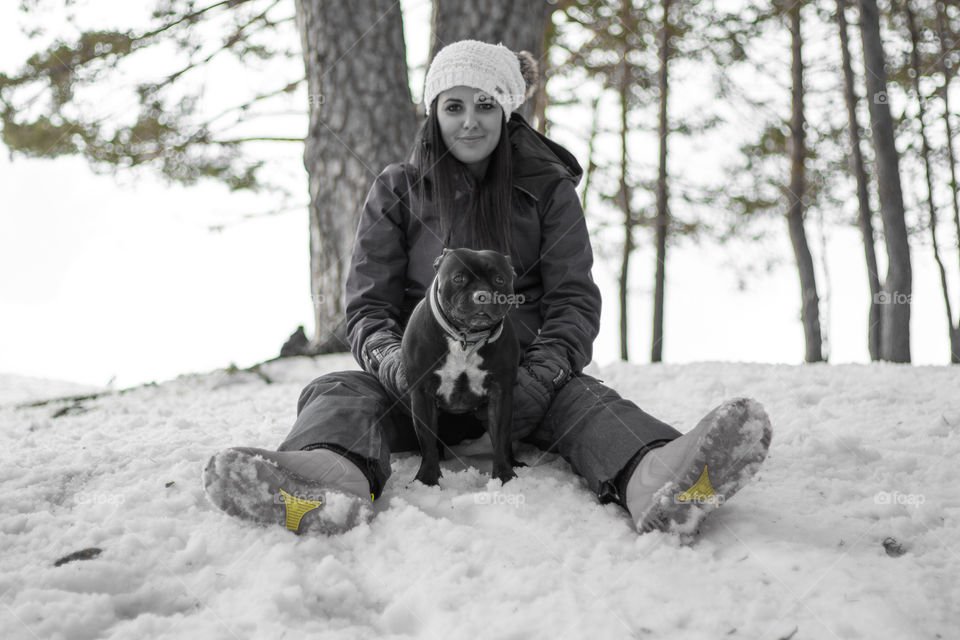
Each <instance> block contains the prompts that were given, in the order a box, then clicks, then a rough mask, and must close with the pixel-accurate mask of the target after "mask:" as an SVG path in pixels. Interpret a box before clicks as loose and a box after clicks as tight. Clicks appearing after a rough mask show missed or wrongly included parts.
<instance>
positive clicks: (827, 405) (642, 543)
mask: <svg viewBox="0 0 960 640" xmlns="http://www.w3.org/2000/svg"><path fill="white" fill-rule="evenodd" d="M344 368H351V369H352V368H355V365H354V363H353V361H352V359H350V358H349V356H325V357H321V358H316V359H310V358H298V359H293V360H288V361H278V362H274V363H270V364H267V365H264V366H263V367H262V372H263V373H264V374H265V375H266V377H267V378H269V379H270V380H271V381H272V384H267V382H266V380H265V379H264V378H263V377H262V376H258V375H254V374H251V373H244V372H235V373H228V372H226V371H217V372H213V373H210V374H204V375H190V376H181V377H180V378H177V379H175V380H171V381H169V382H166V383H164V384H160V385H156V386H145V387H141V388H137V389H135V390H132V391H128V392H126V393H123V394H117V393H112V394H110V395H105V396H103V397H100V398H97V399H94V400H89V401H85V402H83V403H81V404H82V407H83V409H85V411H83V409H78V410H74V411H71V412H68V413H66V414H65V415H62V416H61V417H57V418H54V417H53V415H54V414H55V413H56V412H57V411H58V410H59V409H62V408H63V406H64V403H62V402H61V403H53V404H50V405H45V406H39V407H25V406H22V405H15V404H13V403H11V402H9V401H4V402H3V403H2V404H0V425H2V427H0V540H2V547H0V548H2V550H3V552H2V554H0V605H2V606H0V628H2V629H3V632H2V635H3V637H4V638H11V639H21V638H24V639H30V638H43V639H57V638H64V639H66V638H69V639H71V640H82V639H86V638H159V637H164V638H177V637H183V638H197V637H206V638H252V637H258V638H259V637H263V638H280V637H289V638H300V637H323V638H371V637H386V638H404V637H420V638H451V637H453V638H461V637H462V638H528V637H533V638H546V637H549V638H582V637H588V636H589V637H597V638H628V637H633V638H671V639H673V638H711V639H713V638H718V637H730V638H748V639H753V638H764V639H767V638H769V639H771V640H773V639H776V638H787V637H790V638H793V639H796V640H799V639H802V638H815V639H824V638H844V639H847V638H870V639H874V638H921V637H922V638H937V637H940V638H951V637H956V635H955V634H956V629H957V628H958V627H960V584H958V582H960V581H958V580H957V576H960V555H958V554H960V544H958V538H960V535H958V534H960V494H958V492H957V490H956V487H957V486H960V482H958V480H960V473H958V470H957V466H956V464H955V461H956V460H960V369H958V368H949V367H911V366H903V365H890V364H883V365H841V366H830V365H814V366H786V365H760V364H733V363H704V364H687V365H657V366H652V365H648V366H639V365H626V364H617V365H610V366H607V367H604V368H602V369H601V368H597V367H591V369H590V370H589V372H591V373H593V374H594V375H597V376H598V377H600V378H601V379H603V380H605V381H606V383H607V384H609V385H610V386H612V387H614V388H615V389H617V390H619V391H620V392H621V393H622V394H623V395H625V396H626V397H629V398H631V399H632V400H634V401H636V402H637V403H638V404H639V405H640V406H641V407H643V408H644V409H645V410H647V411H648V412H649V413H651V414H653V415H655V416H657V417H660V418H662V419H664V420H666V421H668V422H671V423H672V424H674V425H676V426H677V427H678V428H679V429H680V430H681V431H687V430H689V429H691V428H692V427H693V426H694V425H695V424H696V422H697V420H698V419H699V418H700V417H701V416H702V415H703V414H705V413H706V412H707V411H709V410H710V409H711V408H712V407H714V406H716V405H717V404H719V403H720V402H721V401H722V400H724V399H727V398H730V397H734V396H749V397H753V398H756V399H757V400H759V401H760V402H761V403H763V405H764V406H765V408H766V409H767V411H768V413H769V414H770V418H771V421H772V423H773V427H774V438H773V443H772V445H771V450H770V456H769V457H768V459H767V461H766V463H765V465H764V467H763V468H762V469H761V471H760V473H759V474H758V476H757V477H756V478H755V480H754V482H753V483H751V484H750V485H748V486H747V487H746V488H744V489H743V490H742V491H741V492H740V493H738V494H737V495H736V496H735V497H733V498H732V499H731V500H730V501H729V502H728V503H726V504H724V505H723V506H722V507H721V508H720V509H719V510H718V511H717V512H716V513H714V514H713V515H712V516H711V517H710V518H708V519H707V521H706V523H705V525H704V527H703V529H702V532H701V534H700V536H699V537H698V538H697V539H696V541H695V542H694V543H693V544H692V545H685V544H682V543H681V541H680V540H679V539H678V538H676V537H675V536H671V535H667V534H662V533H659V532H657V533H651V534H647V535H643V536H640V535H637V534H636V533H635V532H634V531H633V530H632V529H631V527H630V521H629V519H628V517H627V515H626V514H625V512H623V511H622V510H621V509H620V508H619V507H617V506H615V505H600V504H599V503H598V502H597V500H596V498H595V496H593V495H592V494H591V493H590V492H589V491H588V490H587V489H586V488H585V485H584V483H583V482H582V481H581V480H580V479H579V478H578V477H577V476H576V475H575V474H573V472H572V471H571V470H570V467H569V465H568V464H567V463H566V462H565V461H564V460H563V459H561V458H558V457H557V456H555V455H552V454H544V453H542V452H539V451H537V450H535V449H532V448H526V449H523V450H521V452H520V459H521V460H523V461H525V462H527V463H528V464H529V465H530V466H529V467H525V468H520V469H518V470H517V471H518V475H519V477H518V478H517V479H516V480H513V481H511V482H509V483H508V484H506V485H504V486H501V485H500V483H499V482H498V481H494V480H491V479H490V477H489V475H488V473H487V472H488V471H489V456H484V455H483V454H482V453H477V452H478V451H480V450H482V447H478V446H477V445H476V444H475V445H474V446H473V448H472V449H469V450H471V451H473V452H474V458H473V460H474V461H475V462H476V464H477V465H478V466H479V468H478V467H477V466H463V465H460V466H452V464H450V463H444V464H445V465H446V466H445V471H444V476H443V478H442V479H441V482H440V485H441V486H440V487H433V488H427V487H423V486H420V485H417V486H407V483H409V482H410V481H411V480H412V478H413V476H414V475H415V474H416V471H417V468H418V466H419V460H418V458H417V457H416V456H415V455H410V454H403V455H398V456H395V458H394V462H393V471H394V474H393V476H392V477H391V479H390V481H389V482H388V485H387V489H386V491H385V492H384V495H383V496H382V498H380V499H378V500H377V502H376V503H374V512H375V516H374V517H373V519H372V520H371V521H370V522H369V523H365V524H361V525H360V526H358V527H356V528H355V529H353V530H350V531H348V532H347V533H345V534H343V535H340V536H336V537H329V538H328V537H322V536H295V535H293V534H291V533H289V532H288V531H286V530H284V529H283V528H281V527H270V528H267V527H262V526H256V525H251V524H248V523H245V522H243V521H240V520H237V519H234V518H231V517H229V516H227V515H225V514H223V513H222V512H220V511H219V510H217V509H215V508H214V507H213V506H212V505H211V504H210V503H209V502H208V501H207V499H206V497H205V495H204V493H203V490H202V488H201V485H200V474H201V470H202V468H203V466H204V464H205V463H206V461H207V460H208V459H209V457H210V456H211V455H212V454H213V453H214V452H215V451H217V450H219V449H222V448H225V447H229V446H241V445H244V446H259V447H274V446H276V445H277V444H278V443H279V442H280V441H281V439H282V438H283V437H284V435H285V434H286V432H287V430H288V429H289V427H290V426H291V424H292V423H293V420H294V417H295V412H296V402H297V398H298V395H299V391H300V389H301V388H302V387H303V386H304V385H305V384H306V383H307V382H309V381H310V380H311V379H312V378H314V377H316V376H318V375H321V374H322V373H325V372H329V371H334V370H338V369H344ZM2 382H3V384H4V387H7V386H8V385H11V386H12V385H13V384H16V382H15V381H14V380H13V379H12V378H11V377H10V376H4V377H3V378H2ZM32 389H33V390H32V391H31V392H30V394H29V395H28V396H26V397H25V396H20V398H21V399H27V398H29V399H33V398H38V397H43V396H56V395H59V394H60V389H59V388H54V386H53V385H52V386H51V387H50V388H49V390H44V389H43V388H38V387H37V386H36V384H34V386H33V387H32ZM10 397H12V396H10ZM463 452H464V450H461V451H460V454H461V455H463ZM484 468H485V469H486V471H484V470H483V469H484ZM888 538H893V539H895V541H896V543H899V544H900V545H902V546H903V549H904V550H905V553H904V554H903V555H902V556H899V557H894V556H892V555H889V554H888V552H887V550H886V549H885V547H884V541H885V540H887V539H888ZM894 545H895V543H891V542H890V541H887V546H889V547H891V549H893V546H894ZM94 547H95V548H99V549H102V552H101V553H99V554H96V553H91V554H90V555H91V556H92V557H90V558H89V559H85V560H74V561H72V562H68V563H64V564H62V565H61V566H54V563H55V562H56V561H57V560H58V559H60V558H63V557H64V556H67V555H68V554H70V553H73V552H76V551H79V550H82V549H87V548H94Z"/></svg>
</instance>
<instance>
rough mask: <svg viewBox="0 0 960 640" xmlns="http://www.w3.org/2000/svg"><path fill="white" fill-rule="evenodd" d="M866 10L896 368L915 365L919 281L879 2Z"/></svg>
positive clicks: (863, 29)
mask: <svg viewBox="0 0 960 640" xmlns="http://www.w3.org/2000/svg"><path fill="white" fill-rule="evenodd" d="M857 4H858V5H859V7H860V37H861V39H862V41H863V64H864V70H865V73H864V76H865V77H866V81H867V99H868V100H869V105H870V123H871V129H872V130H873V136H872V137H873V148H874V153H875V156H876V165H877V183H878V191H879V194H880V217H881V219H882V220H883V235H884V242H885V244H886V249H887V276H886V278H885V282H884V291H883V292H882V294H881V296H882V297H881V302H882V303H883V312H882V313H883V321H882V330H881V348H880V356H881V357H882V358H883V359H884V360H890V361H892V362H910V299H911V294H912V284H913V282H912V280H913V275H912V271H911V267H910V244H909V240H908V238H907V225H906V220H905V216H904V208H903V192H902V190H901V186H900V158H899V155H898V153H897V148H896V144H895V143H896V140H895V136H894V129H893V118H892V117H891V115H890V105H889V104H888V103H887V73H886V71H885V70H884V60H885V56H884V53H883V43H882V42H881V40H880V17H879V11H878V9H877V2H876V0H857Z"/></svg>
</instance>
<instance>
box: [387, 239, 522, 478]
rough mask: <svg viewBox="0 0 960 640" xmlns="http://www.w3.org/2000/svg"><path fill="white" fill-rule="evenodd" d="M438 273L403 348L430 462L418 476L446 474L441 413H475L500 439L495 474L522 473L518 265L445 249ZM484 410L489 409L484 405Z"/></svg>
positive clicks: (495, 256) (419, 434) (497, 256)
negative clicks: (515, 436)
mask: <svg viewBox="0 0 960 640" xmlns="http://www.w3.org/2000/svg"><path fill="white" fill-rule="evenodd" d="M433 266H434V268H435V269H436V270H437V275H436V277H435V278H434V280H433V282H432V283H431V284H430V287H429V288H428V289H427V292H426V295H425V296H424V299H423V300H421V301H420V304H418V305H417V307H416V309H414V310H413V314H412V315H411V316H410V321H409V323H408V324H407V327H406V330H405V331H404V333H403V343H402V353H403V363H404V368H405V370H406V375H407V380H409V381H410V399H411V404H412V410H413V423H414V430H415V431H416V434H417V440H418V441H419V442H420V453H421V455H422V456H423V462H422V463H421V464H420V471H419V472H417V478H416V479H417V480H419V481H420V482H422V483H424V484H427V485H435V484H437V482H438V480H439V478H440V457H439V456H440V450H439V441H438V440H439V439H438V437H437V412H438V411H439V410H443V411H446V412H448V413H469V412H476V413H477V417H478V418H479V419H480V420H481V422H485V425H484V426H485V427H486V429H487V432H488V433H489V434H490V440H491V442H492V443H493V477H495V478H498V479H500V481H501V482H507V481H508V480H510V478H515V477H516V474H515V473H514V472H513V465H514V459H513V452H512V448H511V440H510V426H511V423H512V421H513V385H514V384H515V383H516V379H517V368H518V367H519V366H520V347H519V344H518V342H517V337H516V334H515V333H514V330H513V326H512V325H511V324H510V318H509V317H507V315H506V314H507V311H508V310H509V308H510V306H511V304H513V303H514V301H515V300H514V295H513V279H514V271H513V265H512V264H511V263H510V258H509V257H508V256H505V255H503V254H500V253H497V252H496V251H473V250H471V249H452V250H451V249H444V251H443V254H442V255H441V256H440V257H438V258H437V259H436V260H435V261H434V263H433ZM484 409H485V411H484Z"/></svg>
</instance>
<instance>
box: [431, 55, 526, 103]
mask: <svg viewBox="0 0 960 640" xmlns="http://www.w3.org/2000/svg"><path fill="white" fill-rule="evenodd" d="M458 86H465V87H473V88H474V89H480V90H481V91H485V92H486V93H489V94H490V95H491V96H492V97H493V98H494V99H495V100H496V101H497V104H499V105H500V106H501V107H502V108H503V113H504V115H505V116H506V118H507V119H508V120H509V119H510V114H512V113H513V112H514V111H515V110H516V109H518V108H520V105H522V104H523V103H524V102H525V101H526V100H527V99H528V98H530V97H531V96H533V95H534V94H535V93H536V91H537V61H536V59H534V57H533V56H532V55H531V54H530V53H529V52H527V51H521V52H519V53H514V52H513V51H511V50H510V49H508V48H507V47H505V46H503V45H502V44H488V43H486V42H480V41H479V40H461V41H459V42H454V43H452V44H449V45H447V46H445V47H444V48H443V49H441V50H440V51H439V52H437V55H436V56H434V58H433V62H432V63H431V64H430V69H429V70H428V71H427V79H426V86H425V88H424V92H423V101H424V103H425V105H426V108H427V113H428V114H429V113H430V106H431V105H432V104H433V100H434V98H436V97H437V96H438V95H439V94H440V93H442V92H444V91H446V90H447V89H452V88H453V87H458Z"/></svg>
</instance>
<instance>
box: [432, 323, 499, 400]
mask: <svg viewBox="0 0 960 640" xmlns="http://www.w3.org/2000/svg"><path fill="white" fill-rule="evenodd" d="M477 351H478V350H477V349H475V348H473V347H467V348H466V349H464V348H463V347H462V346H461V344H460V343H459V342H458V341H456V340H454V339H453V338H447V359H446V360H444V362H443V366H441V367H440V368H439V369H437V370H435V371H434V373H436V374H437V375H438V376H440V386H439V387H438V388H437V393H438V394H439V395H440V396H442V397H443V399H444V400H446V401H447V402H450V399H451V397H452V396H453V392H454V391H456V388H457V380H459V379H460V375H461V374H464V373H465V374H467V386H468V387H469V389H470V392H471V393H473V394H474V395H477V396H480V395H483V381H484V380H485V379H486V377H487V372H486V371H484V370H483V369H481V368H480V367H481V365H482V364H483V358H481V357H480V355H479V354H478V353H477Z"/></svg>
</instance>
